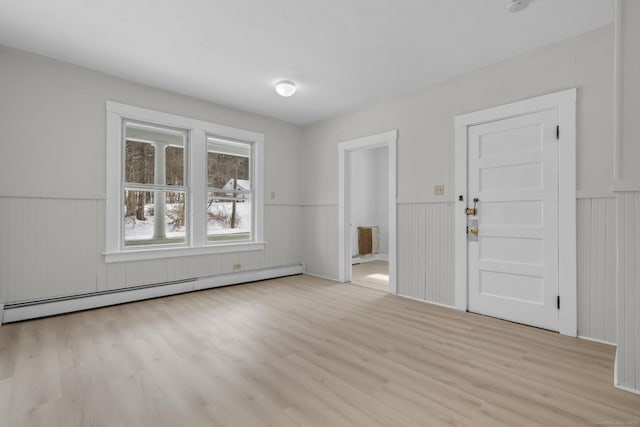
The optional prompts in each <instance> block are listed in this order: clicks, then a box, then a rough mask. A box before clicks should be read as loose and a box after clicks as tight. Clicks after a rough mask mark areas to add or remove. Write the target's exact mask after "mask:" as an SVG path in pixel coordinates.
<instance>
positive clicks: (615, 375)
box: [613, 349, 640, 395]
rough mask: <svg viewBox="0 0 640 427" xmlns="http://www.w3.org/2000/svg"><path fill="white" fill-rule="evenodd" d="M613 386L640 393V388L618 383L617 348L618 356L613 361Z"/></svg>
mask: <svg viewBox="0 0 640 427" xmlns="http://www.w3.org/2000/svg"><path fill="white" fill-rule="evenodd" d="M613 386H614V387H615V388H617V389H618V390H622V391H626V392H628V393H633V394H638V395H640V390H636V389H634V388H630V387H627V386H623V385H620V384H619V383H618V350H617V349H616V357H615V359H614V362H613Z"/></svg>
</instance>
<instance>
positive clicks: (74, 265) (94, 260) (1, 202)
mask: <svg viewBox="0 0 640 427" xmlns="http://www.w3.org/2000/svg"><path fill="white" fill-rule="evenodd" d="M104 203H105V201H104V200H87V199H82V200H81V199H52V198H13V197H0V302H1V303H14V302H20V301H29V300H37V299H42V298H50V297H57V296H64V295H73V294H80V293H87V292H95V291H100V290H105V289H119V288H126V287H129V286H138V285H144V284H151V283H160V282H167V281H172V280H179V279H186V278H195V277H206V276H213V275H216V274H222V273H230V272H232V271H233V264H241V265H242V267H241V269H240V270H239V271H246V270H254V269H259V268H266V267H277V266H281V265H288V264H293V263H297V262H301V261H302V256H301V249H300V239H299V238H298V235H297V234H296V232H295V231H297V230H299V228H300V225H299V224H300V222H299V221H300V209H301V208H300V206H295V205H293V206H291V205H266V206H265V240H266V241H267V246H266V249H265V250H263V251H252V252H240V253H227V254H216V255H200V256H192V257H176V258H166V259H155V260H147V261H136V262H121V263H111V264H105V263H104V257H103V256H102V252H103V251H104V233H105V232H104V230H105V220H104V216H105V205H104Z"/></svg>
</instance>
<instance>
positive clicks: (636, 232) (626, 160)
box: [615, 0, 640, 393]
mask: <svg viewBox="0 0 640 427" xmlns="http://www.w3.org/2000/svg"><path fill="white" fill-rule="evenodd" d="M617 5H618V7H617V10H616V24H617V30H618V31H617V36H618V37H617V39H616V51H617V53H618V55H617V57H616V79H617V91H616V105H617V107H618V108H617V113H616V122H617V127H616V134H617V141H616V142H617V155H616V157H615V161H616V168H615V170H616V176H615V178H616V182H615V188H616V190H617V193H616V199H617V200H616V205H617V230H618V239H617V254H618V257H617V268H616V272H617V279H618V282H617V290H618V301H617V302H618V313H617V321H618V341H617V342H618V353H617V355H616V363H617V366H616V368H617V369H616V374H617V378H616V384H618V385H619V386H621V387H624V388H627V389H630V390H634V391H636V392H638V393H640V270H639V269H638V266H639V265H640V167H639V166H638V164H639V163H640V132H639V131H638V118H640V26H639V25H638V22H640V2H638V1H635V0H634V1H631V0H622V1H620V2H618V4H617Z"/></svg>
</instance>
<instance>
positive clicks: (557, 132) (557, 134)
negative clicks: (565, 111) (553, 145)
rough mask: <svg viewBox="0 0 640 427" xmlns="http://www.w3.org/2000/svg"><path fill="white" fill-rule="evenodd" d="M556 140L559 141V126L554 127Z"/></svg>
mask: <svg viewBox="0 0 640 427" xmlns="http://www.w3.org/2000/svg"><path fill="white" fill-rule="evenodd" d="M556 139H560V125H558V126H556Z"/></svg>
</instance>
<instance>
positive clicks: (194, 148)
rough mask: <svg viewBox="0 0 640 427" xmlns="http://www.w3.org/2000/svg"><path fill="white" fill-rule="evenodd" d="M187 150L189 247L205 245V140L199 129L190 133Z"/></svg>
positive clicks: (203, 133)
mask: <svg viewBox="0 0 640 427" xmlns="http://www.w3.org/2000/svg"><path fill="white" fill-rule="evenodd" d="M190 145H191V146H190V150H189V168H188V170H189V177H188V179H189V188H190V194H189V199H190V201H189V203H190V208H191V209H190V215H191V245H192V246H204V245H206V243H207V218H206V209H207V138H206V135H205V132H204V131H203V130H201V129H194V130H192V131H191V141H190Z"/></svg>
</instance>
